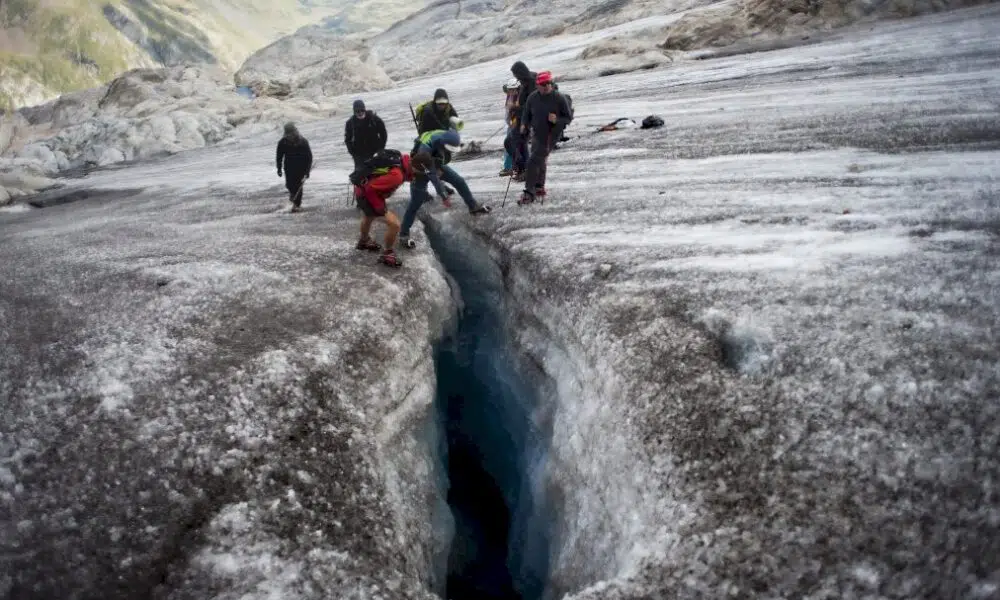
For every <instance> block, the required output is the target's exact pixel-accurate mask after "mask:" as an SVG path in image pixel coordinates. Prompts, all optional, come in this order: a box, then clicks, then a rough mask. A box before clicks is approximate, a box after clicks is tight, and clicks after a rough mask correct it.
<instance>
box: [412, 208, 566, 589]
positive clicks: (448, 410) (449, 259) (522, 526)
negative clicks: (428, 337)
mask: <svg viewBox="0 0 1000 600" xmlns="http://www.w3.org/2000/svg"><path fill="white" fill-rule="evenodd" d="M427 231H428V235H429V237H430V238H431V244H432V246H433V248H434V250H435V252H436V253H437V255H438V258H439V259H440V261H441V263H442V264H443V265H444V267H445V270H446V271H447V273H448V274H449V276H450V277H451V279H452V284H453V285H457V287H458V288H459V290H460V292H461V298H462V303H463V304H464V306H463V309H462V312H461V316H460V319H459V322H458V327H457V330H456V332H455V333H454V334H453V335H452V336H451V337H450V338H449V339H446V340H444V341H442V342H441V343H440V344H439V345H438V348H437V350H436V355H435V366H436V371H437V385H438V389H437V399H436V403H437V406H436V408H437V416H438V418H439V419H440V421H439V423H440V430H441V431H442V432H443V433H444V435H443V439H442V440H440V443H441V444H442V447H441V448H440V449H439V450H440V455H441V456H442V457H443V459H444V461H445V470H446V472H447V476H448V494H447V496H448V497H447V499H448V506H449V507H450V509H451V512H452V516H453V519H454V537H453V538H452V542H451V545H450V547H449V549H448V561H447V562H448V566H447V584H446V586H447V588H446V598H447V599H448V600H472V599H477V600H493V599H497V600H500V599H504V600H507V599H515V598H516V599H520V600H538V599H540V598H542V597H543V595H544V592H545V585H546V579H547V576H548V567H549V564H548V563H549V545H550V542H551V523H552V522H553V520H552V518H551V515H552V512H551V510H552V509H551V506H549V504H548V503H547V502H546V494H545V485H544V470H545V462H546V456H547V451H548V440H549V439H550V435H549V434H547V433H546V431H545V429H546V427H545V425H544V424H543V419H541V418H540V417H539V414H540V411H539V408H540V404H539V400H540V398H539V396H540V393H539V390H540V389H541V387H540V386H539V385H538V382H539V380H540V378H541V377H542V374H541V373H540V372H538V371H537V369H531V368H530V367H526V366H525V365H526V362H525V361H523V360H520V357H519V356H518V355H517V354H516V352H515V351H514V350H513V348H512V347H511V344H510V336H509V333H510V332H509V331H508V330H507V327H506V326H505V325H506V319H505V318H504V315H505V312H504V303H505V302H506V295H505V292H504V287H503V278H502V276H501V273H500V270H499V268H498V267H497V265H496V264H495V263H494V262H493V261H492V260H490V258H489V256H488V253H487V250H486V248H485V245H482V244H477V243H475V242H474V240H470V239H469V238H468V236H463V235H460V234H458V233H457V232H455V231H449V229H448V228H447V227H445V226H441V225H437V224H429V226H428V227H427ZM531 371H534V372H531Z"/></svg>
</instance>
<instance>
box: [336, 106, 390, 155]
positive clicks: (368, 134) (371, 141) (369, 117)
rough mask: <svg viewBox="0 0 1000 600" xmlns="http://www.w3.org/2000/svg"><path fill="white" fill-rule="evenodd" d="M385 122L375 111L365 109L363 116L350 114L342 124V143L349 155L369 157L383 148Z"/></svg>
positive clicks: (385, 136)
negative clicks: (361, 117) (362, 117)
mask: <svg viewBox="0 0 1000 600" xmlns="http://www.w3.org/2000/svg"><path fill="white" fill-rule="evenodd" d="M387 137H388V136H387V135H386V133H385V122H384V121H383V120H382V118H381V117H379V116H378V115H376V114H375V111H371V110H367V111H365V118H364V119H359V118H357V117H355V116H351V118H350V119H348V120H347V123H345V124H344V145H346V146H347V151H348V152H349V153H350V155H351V156H357V157H359V158H370V157H371V156H372V155H373V154H375V153H376V152H378V151H379V150H385V141H386V138H387Z"/></svg>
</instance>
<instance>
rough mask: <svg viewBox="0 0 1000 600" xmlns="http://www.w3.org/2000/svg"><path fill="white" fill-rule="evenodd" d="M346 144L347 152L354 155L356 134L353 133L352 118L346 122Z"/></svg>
mask: <svg viewBox="0 0 1000 600" xmlns="http://www.w3.org/2000/svg"><path fill="white" fill-rule="evenodd" d="M344 145H345V146H347V153H348V154H350V155H351V156H354V136H353V135H351V119H348V120H347V123H345V124H344Z"/></svg>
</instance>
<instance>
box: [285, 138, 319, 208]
mask: <svg viewBox="0 0 1000 600" xmlns="http://www.w3.org/2000/svg"><path fill="white" fill-rule="evenodd" d="M276 158H277V163H278V177H281V173H282V170H284V174H285V188H287V189H288V199H289V201H291V203H292V212H299V211H300V210H302V186H303V184H305V180H306V179H308V178H309V172H310V171H311V170H312V164H313V155H312V150H311V149H310V148H309V142H308V141H307V140H306V138H304V137H302V135H301V134H300V133H299V130H298V129H297V128H296V127H295V123H291V122H289V123H285V135H284V137H282V138H281V140H280V141H278V150H277V157H276Z"/></svg>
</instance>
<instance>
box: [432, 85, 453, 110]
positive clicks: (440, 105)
mask: <svg viewBox="0 0 1000 600" xmlns="http://www.w3.org/2000/svg"><path fill="white" fill-rule="evenodd" d="M449 104H450V102H449V101H448V92H446V91H444V88H438V89H436V90H434V107H435V108H437V109H439V110H446V109H447V108H448V105H449Z"/></svg>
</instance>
